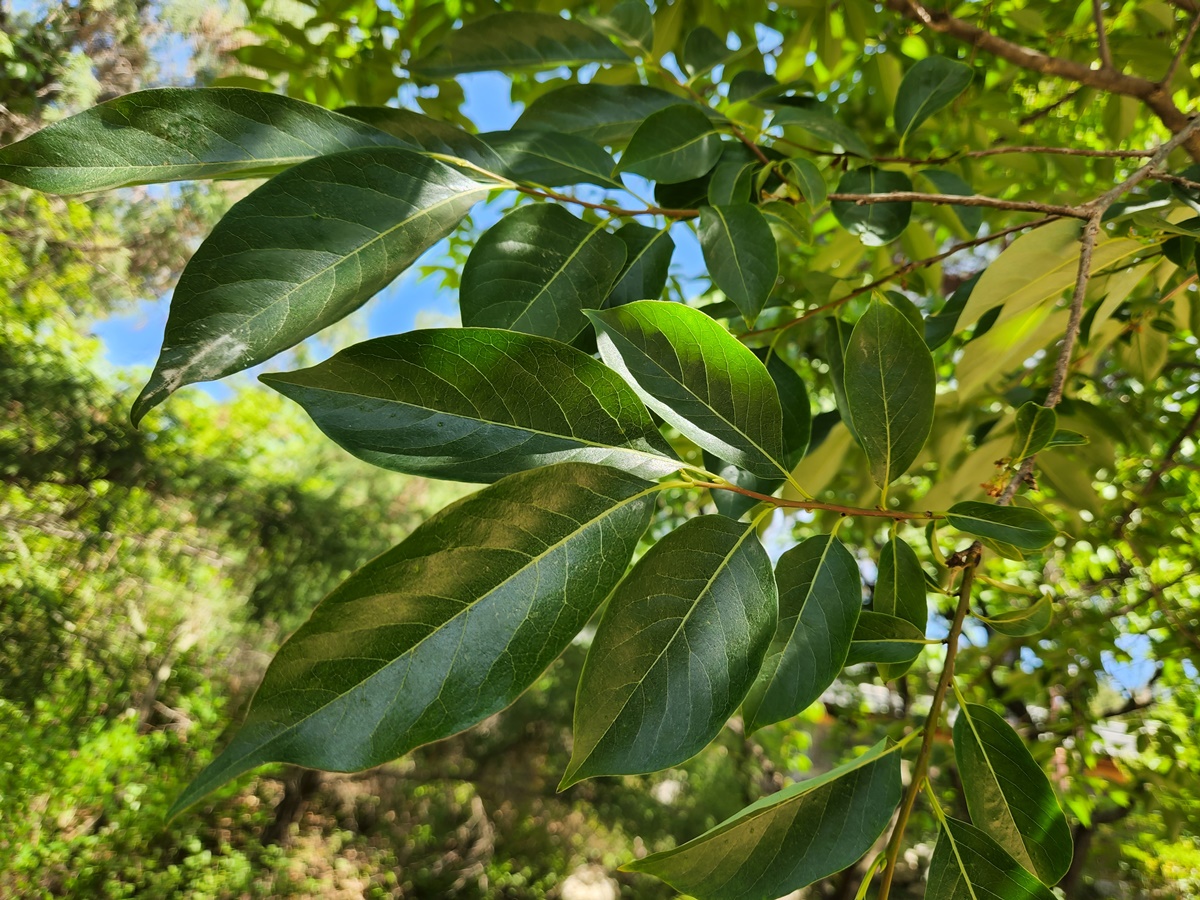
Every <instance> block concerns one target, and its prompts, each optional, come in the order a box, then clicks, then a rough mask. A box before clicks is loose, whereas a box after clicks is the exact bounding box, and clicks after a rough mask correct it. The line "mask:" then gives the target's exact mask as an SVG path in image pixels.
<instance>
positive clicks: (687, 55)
mask: <svg viewBox="0 0 1200 900" xmlns="http://www.w3.org/2000/svg"><path fill="white" fill-rule="evenodd" d="M735 53H736V51H734V50H730V49H729V47H728V46H727V45H726V43H725V41H723V40H722V39H721V37H720V36H719V35H718V34H717V33H716V32H715V31H713V30H712V29H711V28H708V27H706V26H704V25H701V26H700V27H698V28H694V29H692V31H691V33H690V34H689V35H688V36H687V40H686V41H685V42H684V45H683V67H684V69H685V70H686V71H687V73H688V75H690V76H691V77H692V78H695V77H696V76H697V75H703V74H704V73H705V72H707V71H708V70H709V69H712V68H714V67H716V66H719V65H721V63H723V62H725V61H726V60H728V59H730V58H731V57H733V56H734V55H735Z"/></svg>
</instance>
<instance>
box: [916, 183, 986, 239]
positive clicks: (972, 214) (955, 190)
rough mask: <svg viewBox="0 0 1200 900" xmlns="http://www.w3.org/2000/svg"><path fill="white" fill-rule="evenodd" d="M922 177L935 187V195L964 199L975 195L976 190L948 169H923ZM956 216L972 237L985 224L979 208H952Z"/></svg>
mask: <svg viewBox="0 0 1200 900" xmlns="http://www.w3.org/2000/svg"><path fill="white" fill-rule="evenodd" d="M920 174H921V176H923V177H924V178H927V179H928V180H929V182H930V183H931V184H932V185H933V187H934V190H935V193H939V194H958V195H959V196H962V197H970V196H971V195H972V194H974V193H975V191H974V189H973V188H972V187H971V186H970V185H969V184H967V183H966V182H965V181H963V180H962V178H961V177H960V176H958V175H956V174H955V173H954V172H949V171H947V170H946V169H922V170H921V172H920ZM950 208H951V209H952V210H954V214H955V215H956V216H958V221H960V222H962V226H963V228H965V229H966V230H967V232H968V233H970V234H971V235H972V236H974V235H975V234H976V233H978V231H979V226H980V225H982V224H983V209H982V208H981V207H978V206H952V207H950Z"/></svg>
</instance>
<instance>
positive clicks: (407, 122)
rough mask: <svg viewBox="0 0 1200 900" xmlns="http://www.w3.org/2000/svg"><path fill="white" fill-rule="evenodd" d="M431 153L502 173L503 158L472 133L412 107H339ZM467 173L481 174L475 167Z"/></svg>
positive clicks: (362, 120)
mask: <svg viewBox="0 0 1200 900" xmlns="http://www.w3.org/2000/svg"><path fill="white" fill-rule="evenodd" d="M338 112H340V113H342V114H343V115H346V116H350V117H351V118H354V119H357V120H359V121H360V122H366V123H367V124H368V125H373V126H374V127H376V128H378V129H379V130H380V131H386V132H387V133H388V134H390V135H392V136H394V137H397V138H399V139H400V140H402V141H404V142H405V143H406V144H411V145H412V146H414V147H419V148H420V149H422V150H425V151H426V152H428V153H439V154H442V155H443V156H456V157H458V158H459V159H464V160H466V161H467V162H469V163H473V164H474V165H476V166H479V167H480V168H482V169H485V170H486V171H488V172H491V173H493V174H496V175H503V174H505V172H504V161H503V160H502V159H501V158H500V157H499V156H498V155H497V154H496V152H495V151H494V150H493V149H492V148H491V147H489V146H488V145H487V144H486V143H484V142H483V141H482V140H480V139H479V138H478V137H476V136H475V135H473V134H470V133H469V132H466V131H463V130H462V129H461V128H457V127H455V126H454V125H451V124H450V123H449V122H442V121H439V120H438V119H433V118H430V117H429V116H425V115H422V114H421V113H418V112H413V111H412V110H410V109H398V108H396V107H394V106H346V107H343V108H342V109H340V110H338ZM468 174H476V175H478V174H482V173H478V172H476V171H474V170H472V171H471V172H469V173H468Z"/></svg>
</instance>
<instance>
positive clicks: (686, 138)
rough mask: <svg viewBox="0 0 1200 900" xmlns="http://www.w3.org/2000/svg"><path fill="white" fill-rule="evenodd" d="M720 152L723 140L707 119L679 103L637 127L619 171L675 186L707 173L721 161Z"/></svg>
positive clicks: (690, 106) (689, 105) (694, 108)
mask: <svg viewBox="0 0 1200 900" xmlns="http://www.w3.org/2000/svg"><path fill="white" fill-rule="evenodd" d="M721 150H722V146H721V137H720V135H718V134H717V131H716V129H715V128H714V127H713V123H712V121H711V120H710V119H709V118H708V116H706V115H705V114H704V113H703V112H701V111H700V109H698V108H697V107H696V106H694V105H692V104H690V103H676V104H675V105H674V106H668V107H667V108H666V109H660V110H659V111H658V112H655V113H651V114H650V115H649V116H648V117H647V118H646V120H645V121H644V122H642V124H641V125H640V126H638V129H637V131H635V132H634V133H633V137H631V138H630V139H629V146H628V147H626V148H625V152H624V153H623V154H621V161H620V163H619V164H618V166H617V167H618V169H619V170H620V171H622V172H633V173H634V174H635V175H641V176H642V177H643V178H649V179H650V180H651V181H661V182H664V183H666V184H675V183H678V182H680V181H688V180H690V179H692V178H699V177H700V176H701V175H704V174H705V173H707V172H708V171H709V170H710V169H712V167H713V166H715V165H716V164H717V160H718V159H720V158H721Z"/></svg>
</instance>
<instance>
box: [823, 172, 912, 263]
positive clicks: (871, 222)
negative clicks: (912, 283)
mask: <svg viewBox="0 0 1200 900" xmlns="http://www.w3.org/2000/svg"><path fill="white" fill-rule="evenodd" d="M911 190H912V182H911V181H909V179H908V176H907V175H905V174H904V173H903V172H891V171H888V170H887V169H878V168H876V167H875V166H863V167H862V168H861V169H855V170H854V171H853V172H847V173H846V174H845V175H843V176H842V180H841V181H840V182H838V193H840V194H890V193H892V192H894V191H911ZM830 209H831V210H832V211H833V214H834V216H835V217H836V218H837V220H838V221H839V222H840V223H841V224H842V227H843V228H845V229H846V230H847V231H849V232H850V233H852V234H857V235H858V237H859V239H860V240H861V241H862V242H863V243H864V244H866V245H867V246H869V247H879V246H882V245H883V244H886V243H888V242H889V241H894V240H895V239H896V238H898V237H900V235H901V234H903V233H904V229H905V228H907V227H908V220H909V219H910V218H911V217H912V204H911V203H909V202H907V201H905V202H897V201H890V202H887V203H864V204H862V205H859V204H858V203H857V202H854V201H851V200H834V201H833V202H832V203H831V204H830Z"/></svg>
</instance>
